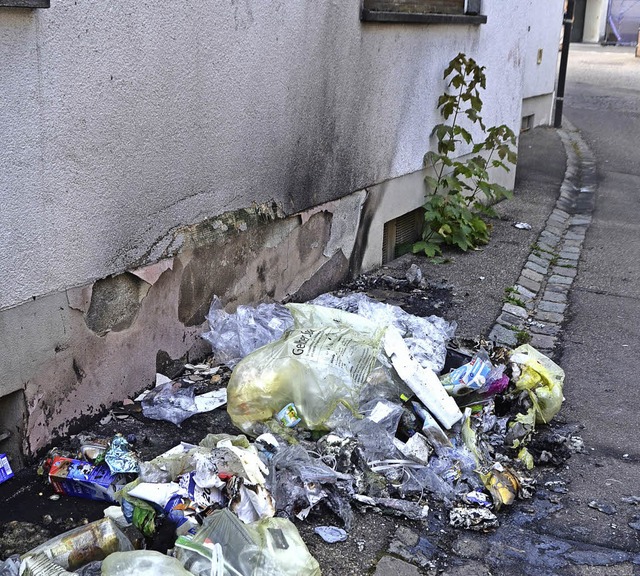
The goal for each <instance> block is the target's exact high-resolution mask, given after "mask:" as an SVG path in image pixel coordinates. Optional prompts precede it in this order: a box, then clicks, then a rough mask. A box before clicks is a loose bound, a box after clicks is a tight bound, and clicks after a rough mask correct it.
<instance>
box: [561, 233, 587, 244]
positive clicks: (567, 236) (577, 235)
mask: <svg viewBox="0 0 640 576" xmlns="http://www.w3.org/2000/svg"><path fill="white" fill-rule="evenodd" d="M584 237H585V234H584V232H572V231H571V230H570V231H568V232H567V233H566V234H565V235H564V239H565V240H580V241H581V242H582V240H584Z"/></svg>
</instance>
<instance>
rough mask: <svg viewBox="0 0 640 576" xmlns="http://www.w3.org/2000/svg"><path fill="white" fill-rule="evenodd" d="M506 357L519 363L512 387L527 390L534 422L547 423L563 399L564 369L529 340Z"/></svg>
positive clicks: (557, 410) (558, 408) (556, 411)
mask: <svg viewBox="0 0 640 576" xmlns="http://www.w3.org/2000/svg"><path fill="white" fill-rule="evenodd" d="M510 359H511V362H515V363H516V364H518V366H519V367H520V370H521V374H520V378H518V380H517V381H516V388H517V389H518V390H528V391H529V397H530V398H531V401H532V402H533V407H534V410H535V415H536V424H547V423H549V422H550V421H551V420H552V418H553V417H554V416H555V415H556V414H557V413H558V412H559V410H560V407H561V406H562V401H563V400H564V397H563V395H562V386H563V384H564V370H562V368H560V366H558V365H557V364H556V363H555V362H553V360H551V359H550V358H548V357H547V356H545V355H544V354H542V353H541V352H538V350H536V349H535V348H533V347H532V346H529V344H523V345H522V346H519V347H518V348H516V349H515V350H514V351H513V352H512V353H511V356H510Z"/></svg>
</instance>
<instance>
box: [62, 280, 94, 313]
mask: <svg viewBox="0 0 640 576" xmlns="http://www.w3.org/2000/svg"><path fill="white" fill-rule="evenodd" d="M92 291H93V285H89V286H82V287H80V288H69V289H68V290H67V302H68V303H69V308H71V309H73V310H79V311H80V312H82V313H83V314H86V313H87V312H88V311H89V306H90V305H91V294H92Z"/></svg>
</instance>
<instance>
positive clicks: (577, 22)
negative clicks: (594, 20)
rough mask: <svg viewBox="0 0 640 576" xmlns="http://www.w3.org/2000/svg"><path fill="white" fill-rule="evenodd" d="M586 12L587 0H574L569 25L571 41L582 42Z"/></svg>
mask: <svg viewBox="0 0 640 576" xmlns="http://www.w3.org/2000/svg"><path fill="white" fill-rule="evenodd" d="M586 12H587V0H576V3H575V8H574V12H573V26H572V27H571V42H582V37H583V36H584V17H585V14H586Z"/></svg>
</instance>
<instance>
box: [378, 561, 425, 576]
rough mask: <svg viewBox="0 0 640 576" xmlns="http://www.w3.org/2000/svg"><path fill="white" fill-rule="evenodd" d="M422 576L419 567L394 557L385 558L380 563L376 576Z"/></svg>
mask: <svg viewBox="0 0 640 576" xmlns="http://www.w3.org/2000/svg"><path fill="white" fill-rule="evenodd" d="M389 574H393V575H394V576H420V570H419V569H418V567H417V566H414V565H413V564H409V563H408V562H405V561H404V560H400V559H399V558H394V557H393V556H383V557H382V558H380V560H379V561H378V565H377V566H376V571H375V572H374V576H389Z"/></svg>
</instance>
